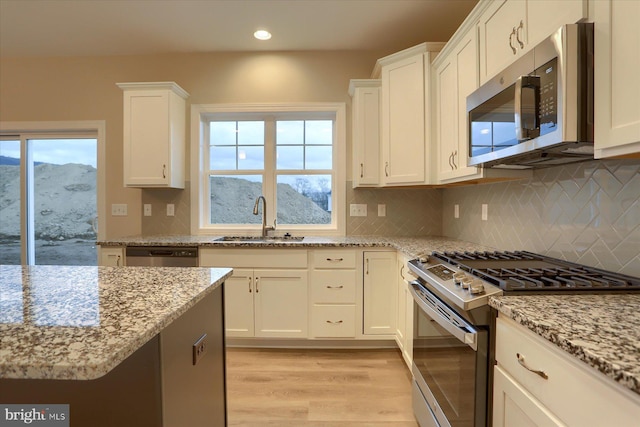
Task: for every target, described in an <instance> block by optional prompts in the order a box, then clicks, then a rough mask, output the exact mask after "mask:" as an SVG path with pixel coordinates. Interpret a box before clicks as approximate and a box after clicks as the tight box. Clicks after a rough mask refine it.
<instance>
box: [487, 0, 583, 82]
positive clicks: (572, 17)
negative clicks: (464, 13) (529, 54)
mask: <svg viewBox="0 0 640 427" xmlns="http://www.w3.org/2000/svg"><path fill="white" fill-rule="evenodd" d="M487 3H488V6H487V8H486V10H485V11H484V12H483V13H482V15H481V16H480V22H479V35H480V40H479V42H480V43H479V46H480V82H481V83H484V82H485V81H487V80H488V79H490V78H491V77H493V76H495V75H496V74H497V73H499V72H500V71H501V70H503V69H504V68H505V67H506V66H508V65H509V64H511V63H512V62H513V61H515V60H516V59H517V58H519V57H520V55H522V54H523V53H525V52H526V51H527V50H529V49H530V48H531V47H533V46H535V45H536V44H537V43H539V42H541V41H542V40H544V38H545V37H548V36H549V35H551V34H552V33H553V32H554V31H555V30H557V29H558V28H560V27H561V26H562V25H564V24H573V23H576V22H578V21H579V20H581V19H583V18H586V17H587V10H588V7H587V1H586V0H562V1H557V0H526V1H525V0H498V1H491V2H487Z"/></svg>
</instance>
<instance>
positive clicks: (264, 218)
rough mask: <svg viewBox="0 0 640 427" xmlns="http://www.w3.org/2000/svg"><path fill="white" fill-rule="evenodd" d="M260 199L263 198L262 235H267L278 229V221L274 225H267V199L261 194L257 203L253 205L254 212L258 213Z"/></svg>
mask: <svg viewBox="0 0 640 427" xmlns="http://www.w3.org/2000/svg"><path fill="white" fill-rule="evenodd" d="M260 200H262V237H263V238H265V237H267V234H268V232H269V231H270V230H275V229H276V222H275V221H274V222H273V225H267V199H265V198H264V196H262V195H260V196H258V197H257V198H256V203H255V204H254V205H253V214H254V215H258V213H259V208H260Z"/></svg>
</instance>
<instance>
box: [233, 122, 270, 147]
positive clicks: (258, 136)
mask: <svg viewBox="0 0 640 427" xmlns="http://www.w3.org/2000/svg"><path fill="white" fill-rule="evenodd" d="M238 144H239V145H264V122H238Z"/></svg>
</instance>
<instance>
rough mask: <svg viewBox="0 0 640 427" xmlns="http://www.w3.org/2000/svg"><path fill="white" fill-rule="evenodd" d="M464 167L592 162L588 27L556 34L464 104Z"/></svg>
mask: <svg viewBox="0 0 640 427" xmlns="http://www.w3.org/2000/svg"><path fill="white" fill-rule="evenodd" d="M467 114H468V126H469V133H468V134H469V141H468V143H469V165H475V166H484V167H494V168H495V167H500V168H510V169H521V168H539V167H549V166H555V165H559V164H567V163H574V162H579V161H583V160H590V159H593V24H591V23H581V24H571V25H565V26H563V27H561V28H560V29H559V30H558V31H556V32H554V33H553V34H552V35H551V36H550V37H548V38H547V39H546V40H544V41H543V42H542V43H540V44H539V45H537V46H535V47H534V48H533V49H531V50H530V51H528V52H527V53H526V54H524V55H523V56H522V57H520V58H519V59H518V60H517V61H516V62H514V63H513V64H512V65H510V66H509V67H508V68H507V69H505V70H504V71H503V72H501V73H499V74H498V75H497V76H495V77H494V78H492V79H491V80H489V81H488V82H486V83H485V84H483V85H482V86H481V87H480V88H479V89H478V90H476V91H475V92H473V93H472V94H471V95H469V96H468V97H467Z"/></svg>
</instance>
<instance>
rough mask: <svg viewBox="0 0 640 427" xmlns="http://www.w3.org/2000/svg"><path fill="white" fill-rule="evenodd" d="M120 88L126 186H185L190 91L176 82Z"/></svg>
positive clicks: (133, 84) (123, 86) (124, 85)
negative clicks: (187, 101) (186, 122)
mask: <svg viewBox="0 0 640 427" xmlns="http://www.w3.org/2000/svg"><path fill="white" fill-rule="evenodd" d="M118 87H120V88H121V89H122V90H123V91H124V122H123V128H124V138H123V139H124V185H125V186H127V187H159V188H184V178H185V177H184V175H185V164H184V163H185V115H186V110H185V99H186V98H187V97H188V96H189V94H188V93H187V92H185V90H184V89H182V88H181V87H180V86H178V85H177V84H175V83H173V82H159V83H118Z"/></svg>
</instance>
